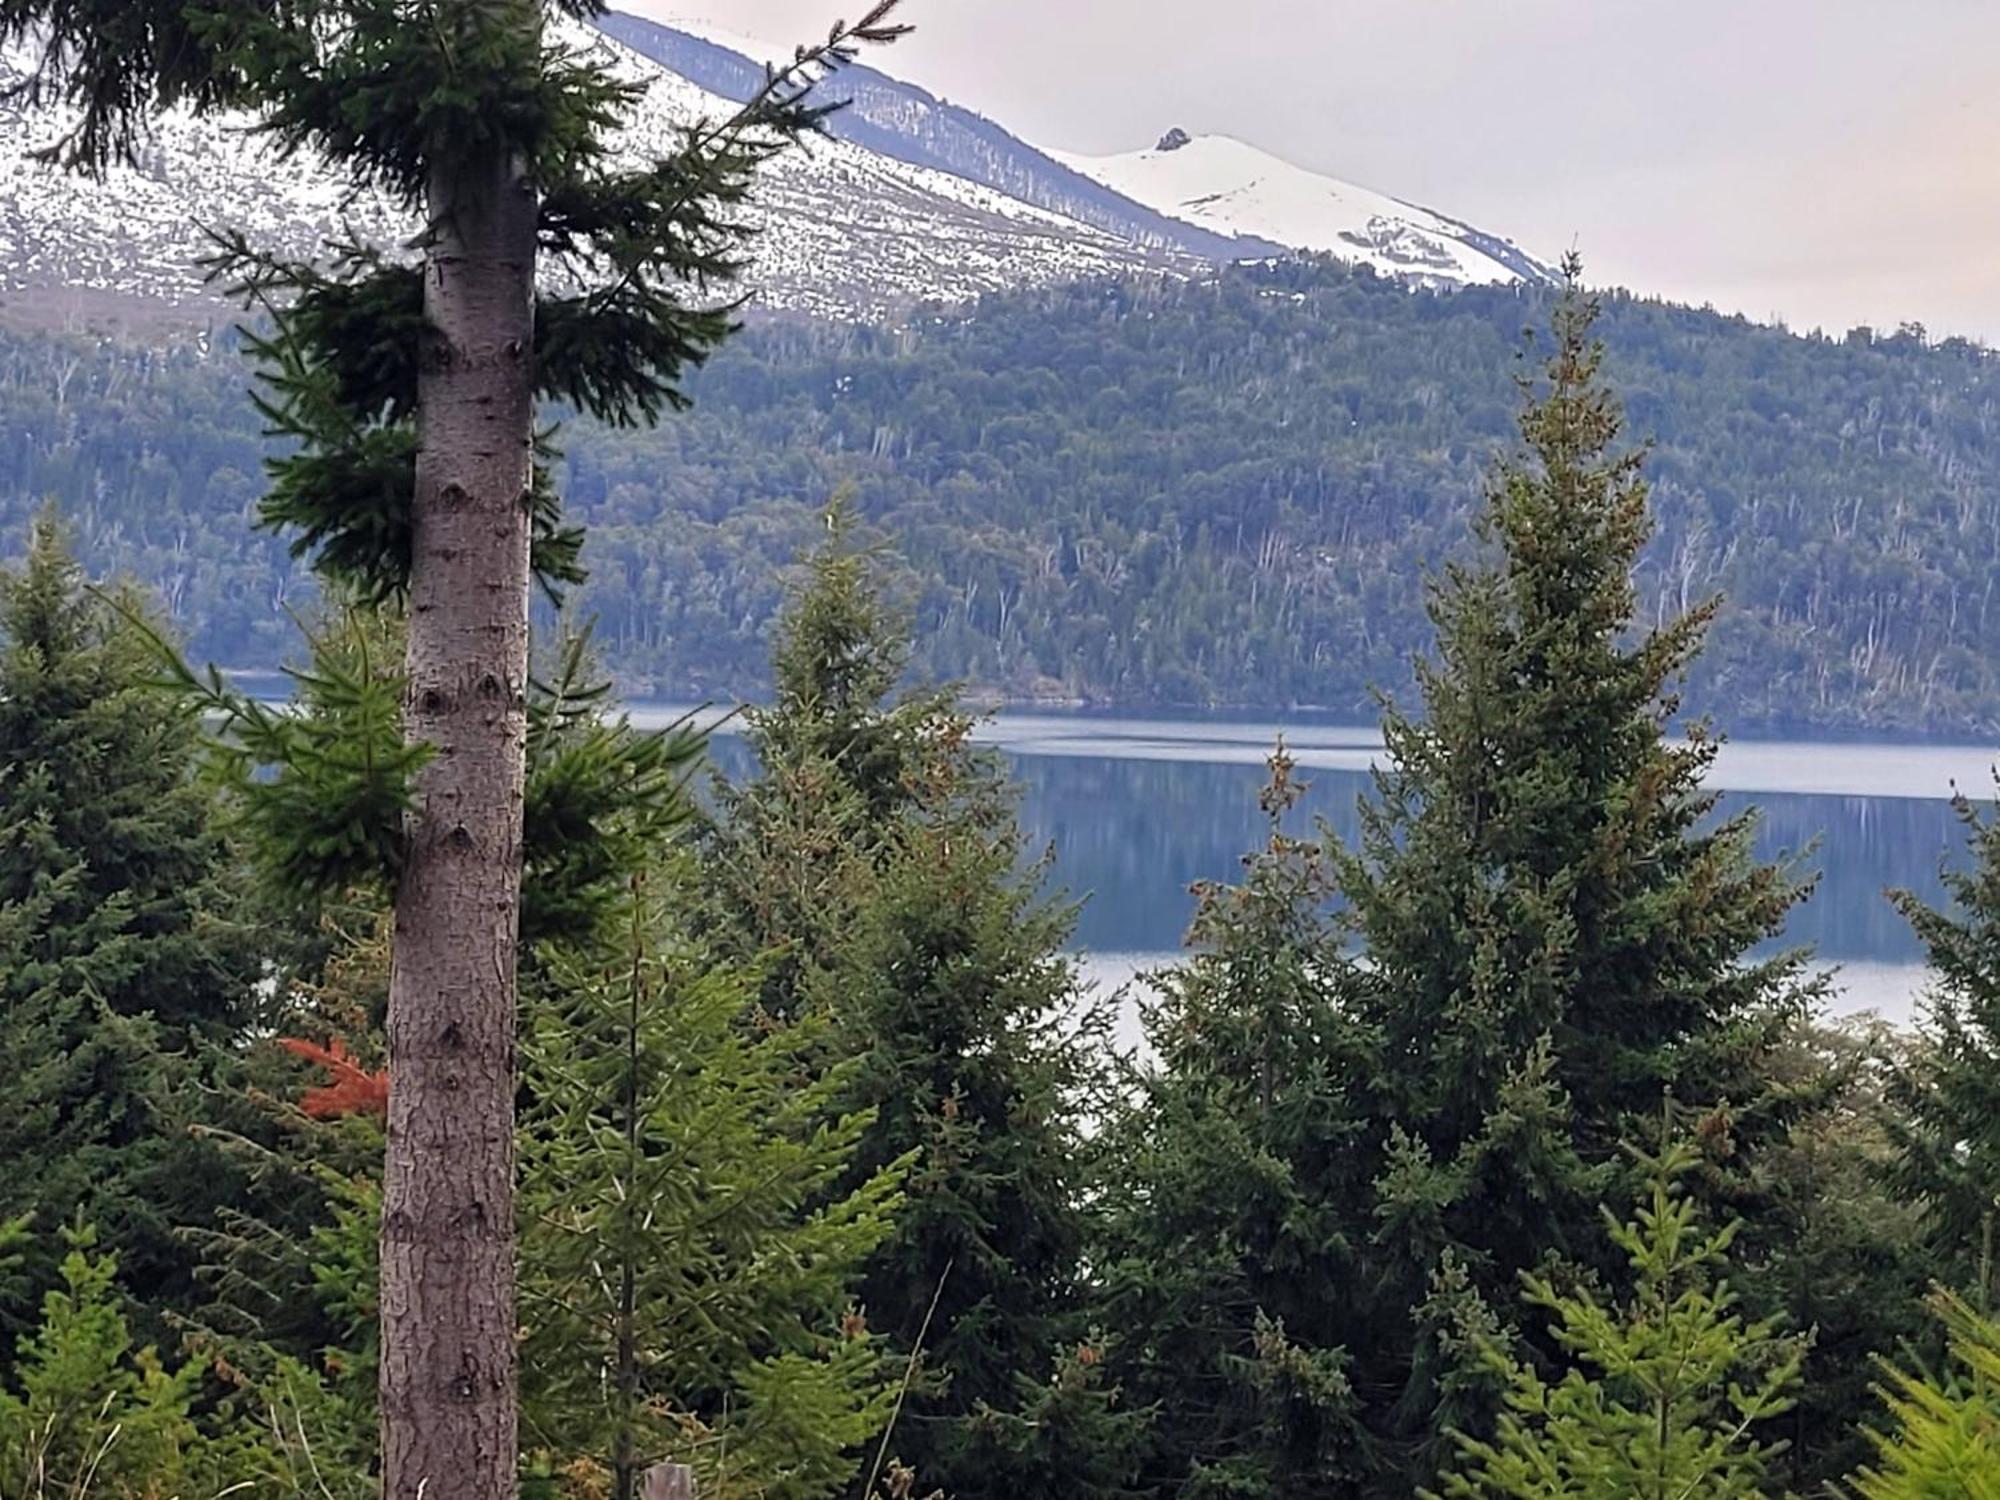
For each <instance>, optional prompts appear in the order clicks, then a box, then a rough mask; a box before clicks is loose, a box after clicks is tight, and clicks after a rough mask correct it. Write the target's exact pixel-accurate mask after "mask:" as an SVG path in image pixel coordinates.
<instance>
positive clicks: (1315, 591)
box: [0, 264, 2000, 732]
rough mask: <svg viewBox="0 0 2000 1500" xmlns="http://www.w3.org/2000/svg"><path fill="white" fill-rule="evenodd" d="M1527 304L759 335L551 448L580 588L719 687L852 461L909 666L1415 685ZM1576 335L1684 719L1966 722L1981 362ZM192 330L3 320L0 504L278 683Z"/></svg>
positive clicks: (1183, 298)
mask: <svg viewBox="0 0 2000 1500" xmlns="http://www.w3.org/2000/svg"><path fill="white" fill-rule="evenodd" d="M1545 295H1546V294H1543V293H1538V292H1523V291H1515V290H1502V289H1471V290H1467V291H1463V292H1459V293H1455V294H1448V295H1435V294H1413V293H1411V292H1409V291H1407V290H1405V289H1404V288H1402V287H1400V286H1397V285H1395V284H1393V283H1390V282H1388V281H1384V280H1380V279H1377V278H1374V277H1372V276H1370V275H1367V274H1366V273H1352V272H1348V271H1346V270H1343V269H1341V268H1339V267H1336V266H1332V265H1327V264H1282V265H1272V266H1259V267H1243V268H1239V269H1237V270H1234V271H1231V272H1229V273H1227V274H1226V275H1224V276H1223V277H1221V278H1220V279H1219V280H1217V281H1213V282H1209V283H1204V284H1180V283H1172V282H1160V281H1141V282H1133V283H1118V284H1106V283H1099V284H1088V285H1082V286H1076V287H1070V288H1066V289H1061V290H1055V291H1042V292H1029V293H1021V294H1017V295H1010V296H1005V297H993V298H989V299H987V300H985V301H984V302H982V303H981V304H979V305H978V306H977V307H975V308H970V309H966V310H954V311H947V310H935V309H934V310H927V311H926V312H924V313H923V314H921V315H919V316H915V317H912V318H909V319H906V320H904V321H903V322H902V323H900V324H899V325H897V326H894V327H851V326H849V327H833V326H827V325H821V324H806V323H799V322H782V323H780V322H771V323H767V324H764V325H762V326H759V327H757V328H755V329H753V330H752V332H751V333H750V334H749V335H748V336H746V337H744V338H742V339H740V340H738V341H737V342H736V343H735V344H733V345H731V346H730V347H729V348H728V350H727V351H726V352H725V353H724V354H722V355H721V356H719V357H718V358H717V359H716V361H715V363H714V364H713V366H712V367H710V368H709V369H707V370H706V371H704V372H702V374H701V375H700V376H699V377H698V378H697V379H696V380H695V381H694V382H693V384H692V394H693V396H694V398H695V402H696V405H695V408H694V410H693V411H692V412H691V413H690V414H688V415H686V416H684V417H682V418H679V419H677V420H675V421H672V422H669V423H666V424H664V425H663V426H661V427H660V428H659V429H658V430H656V431H652V432H629V431H624V432H613V431H604V430H598V429H593V428H589V427H581V426H580V427H577V428H575V429H573V430H571V431H570V432H569V433H568V434H567V435H566V441H567V447H568V459H567V469H568V473H567V491H568V495H569V499H570V504H571V506H572V507H573V508H574V511H575V512H576V514H577V517H578V519H580V520H582V521H584V522H586V523H588V525H589V527H590V533H589V538H590V539H589V551H588V553H587V557H588V559H589V562H590V564H591V567H592V570H593V579H592V582H591V584H590V585H589V586H588V588H587V589H586V590H584V591H583V593H582V594H581V596H580V597H579V599H578V601H577V602H578V604H579V605H580V606H581V607H582V608H583V609H584V610H586V611H588V612H591V613H594V614H596V615H597V616H598V618H599V620H600V626H599V641H600V643H601V645H602V647H603V649H604V651H605V654H606V655H607V657H608V658H609V660H610V663H611V664H612V666H613V667H614V668H616V669H617V670H618V671H619V673H620V674H621V675H622V676H623V678H624V679H625V681H626V684H627V686H628V687H629V688H631V689H633V690H635V691H638V692H652V693H658V694H662V695H672V694H681V693H689V692H703V693H751V692H754V691H755V690H756V689H757V688H758V687H759V686H760V685H761V683H762V681H763V675H762V674H763V671H764V665H763V664H764V662H765V660H766V659H767V641H766V636H767V632H768V628H769V622H770V619H771V616H772V613H773V610H774V608H775V605H776V602H777V600H778V598H779V593H780V587H781V575H782V573H783V572H784V569H785V567H786V565H788V564H789V563H790V562H791V561H792V560H793V559H794V558H795V557H796V556H797V554H798V553H799V551H800V549H801V548H802V547H803V546H805V545H806V544H807V543H808V542H809V541H810V540H811V538H812V535H813V531H814V517H815V515H816V514H817V511H818V509H819V507H820V506H821V505H822V504H823V503H824V501H825V499H826V497H827V495H828V494H829V493H830V492H831V491H832V490H833V489H835V488H836V487H837V486H838V485H839V484H840V483H841V482H842V481H843V480H850V479H851V480H853V481H855V482H856V483H857V485H858V495H859V505H860V508H861V511H862V513H863V515H864V516H865V517H866V518H867V519H868V520H869V521H870V522H872V523H874V524H876V525H879V526H880V527H882V528H883V529H884V530H885V531H889V532H892V533H893V534H894V536H895V537H896V539H897V542H898V545H899V548H900V550H901V552H902V554H903V556H904V557H905V558H906V560H907V565H908V567H909V569H910V572H911V577H910V578H909V580H908V583H909V586H910V588H911V589H912V591H913V592H914V594H915V596H916V598H917V600H918V602H919V610H918V621H919V628H920V639H919V642H918V660H917V663H916V665H917V666H918V668H919V669H920V670H922V671H923V672H925V673H927V674H932V675H949V676H962V677H965V678H968V679H970V680H972V681H974V682H975V683H978V684H980V685H983V686H990V687H993V688H996V689H999V690H1002V691H1005V692H1008V693H1011V694H1015V695H1023V696H1025V695H1042V696H1065V697H1076V698H1084V699H1090V700H1094V701H1101V702H1116V703H1119V704H1123V705H1131V706H1142V705H1202V704H1211V705H1224V704H1226V705H1255V706H1263V707H1277V706H1287V705H1308V704H1309V705H1320V706H1325V707H1328V708H1332V709H1335V710H1341V711H1350V710H1352V711H1360V710H1362V709H1363V708H1364V707H1365V705H1366V703H1367V701H1368V693H1369V689H1370V687H1371V686H1381V687H1386V688H1389V689H1391V690H1398V689H1401V688H1404V687H1405V686H1406V685H1407V683H1408V680H1409V669H1408V660H1409V657H1410V655H1411V653H1412V652H1413V651H1414V650H1415V649H1416V648H1417V647H1418V646H1419V645H1420V643H1421V642H1422V641H1423V640H1425V639H1426V638H1427V625H1426V622H1425V620H1424V616H1423V594H1422V590H1421V588H1420V586H1419V585H1420V581H1421V580H1422V579H1423V578H1424V577H1425V576H1426V575H1427V574H1429V573H1432V572H1434V571H1435V570H1436V569H1437V568H1438V567H1439V566H1440V565H1441V564H1442V563H1443V562H1444V561H1445V560H1446V559H1447V558H1449V557H1450V556H1452V555H1453V554H1454V553H1455V552H1456V551H1459V550H1460V549H1462V548H1464V547H1465V546H1466V545H1467V533H1466V528H1465V518H1466V516H1467V514H1468V512H1469V509H1470V507H1471V505H1472V503H1473V501H1474V500H1475V499H1476V497H1477V496H1478V494H1479V491H1480V486H1481V483H1482V480H1481V475H1482V473H1483V472H1485V471H1486V468H1487V465H1488V464H1489V461H1490V460H1491V459H1492V457H1493V456H1494V454H1495V453H1496V451H1498V450H1500V449H1501V448H1502V447H1503V446H1504V445H1505V444H1506V443H1508V441H1509V440H1510V432H1511V422H1512V417H1513V413H1514V411H1515V409H1516V394H1515V391H1514V388H1513V378H1514V376H1515V374H1516V373H1517V371H1518V370H1519V369H1520V363H1519V358H1518V356H1519V353H1520V351H1521V348H1522V330H1523V329H1524V328H1526V327H1528V326H1530V325H1535V324H1543V323H1545V315H1546V308H1545V307H1544V305H1543V301H1542V299H1543V297H1544V296H1545ZM1602 326H1603V332H1604V335H1605V338H1606V341H1607V343H1608V345H1609V347H1610V359H1609V364H1608V371H1609V373H1610V375H1611V376H1612V378H1613V379H1615V380H1616V381H1617V382H1618V384H1619V385H1620V386H1621V388H1622V389H1623V391H1624V392H1625V394H1626V397H1627V402H1628V406H1629V410H1630V414H1631V418H1632V426H1633V429H1634V431H1635V432H1637V433H1639V434H1642V435H1650V436H1652V437H1653V438H1654V439H1655V440H1656V443H1657V447H1656V450H1655V454H1654V457H1653V460H1652V463H1651V466H1650V473H1651V474H1652V476H1653V478H1654V482H1655V486H1656V490H1655V502H1656V508H1657V511H1658V515H1659V518H1660V529H1659V534H1658V536H1657V537H1656V538H1655V540H1654V542H1653V543H1652V545H1651V547H1650V549H1649V551H1648V553H1647V555H1646V561H1645V563H1644V565H1643V567H1642V570H1641V577H1640V582H1641V590H1642V599H1643V606H1644V610H1645V613H1646V614H1647V615H1648V616H1653V617H1657V616H1660V615H1663V614H1665V613H1671V612H1675V611H1678V610H1680V609H1682V608H1685V607H1686V606H1687V605H1688V604H1690V603H1692V602H1694V601H1696V600H1698V599H1700V598H1702V597H1704V596H1705V595H1707V594H1709V593H1712V592H1715V591H1718V590H1719V591H1723V592H1725V593H1726V594H1727V595H1728V601H1729V602H1728V606H1727V609H1726V612H1725V614H1724V616H1723V618H1722V621H1721V623H1720V626H1719V628H1718V631H1717V633H1716V638H1715V642H1714V645H1713V647H1712V649H1711V651H1710V653H1709V655H1708V656H1707V657H1706V658H1705V659H1704V661H1703V663H1702V664H1701V665H1700V666H1699V667H1698V668H1697V676H1696V679H1695V683H1694V689H1693V696H1694V699H1695V701H1696V703H1697V704H1698V705H1699V706H1701V707H1704V708H1711V709H1715V710H1717V711H1718V712H1721V713H1722V714H1724V715H1725V716H1726V718H1727V720H1728V721H1729V722H1730V723H1731V724H1732V725H1734V726H1736V727H1738V728H1743V727H1747V726H1753V725H1760V724H1762V725H1773V726H1777V725H1793V726H1806V725H1813V726H1822V727H1868V728H1872V729H1882V730H1887V729H1927V730H1939V731H1965V732H1970V731H1983V730H1986V729H1988V728H1990V727H1991V726H1993V725H1994V724H1996V723H2000V649H1996V648H2000V611H1996V610H1995V607H1994V599H1993V592H1994V579H1995V576H1996V567H2000V380H1997V379H1996V375H2000V365H1996V363H1995V361H1994V359H1993V357H1992V356H1990V355H1989V354H1988V353H1986V352H1985V351H1983V350H1981V349H1978V348H1976V347H1974V346H1972V345H1969V344H1966V343H1964V342H1963V341H1951V342H1947V343H1945V344H1942V345H1933V344H1931V343H1930V342H1929V341H1928V340H1926V339H1925V338H1924V336H1923V334H1922V332H1921V330H1914V329H1912V330H1905V331H1902V332H1899V333H1897V334H1896V335H1894V336H1883V335H1876V334H1870V333H1867V332H1865V331H1857V332H1855V333H1852V334H1848V335H1846V336H1844V337H1842V338H1839V339H1828V338H1819V337H1811V338H1808V337H1799V336H1795V335H1792V334H1789V333H1786V332H1783V331H1781V330H1776V329H1769V328H1763V327H1758V326H1753V325H1751V324H1748V323H1745V322H1743V321H1741V320H1738V319H1727V318H1723V317H1719V316H1717V315H1715V314H1713V313H1706V312H1700V311H1694V310H1689V309H1683V308H1676V307H1671V306H1668V305H1665V304H1661V303H1658V302H1651V301H1641V300H1636V299H1630V298H1623V297H1620V298H1614V299H1612V301H1611V305H1610V306H1609V308H1608V310H1607V313H1606V317H1605V319H1604V323H1603V325H1602ZM227 344H228V341H227V340H225V339H221V338H218V339H216V340H215V349H214V351H213V352H204V350H203V349H201V348H197V347H195V346H194V345H193V344H192V343H189V344H188V345H186V346H184V347H180V348H176V349H173V350H170V351H166V352H152V351H141V350H137V349H134V348H130V347H122V346H116V345H112V344H108V343H97V342H90V341H86V340H83V339H80V338H77V337H75V336H64V335H48V334H39V333H37V334H32V335H29V334H19V333H13V334H0V522H4V525H5V528H6V538H7V542H8V545H9V546H11V545H12V544H13V541H14V539H15V538H17V537H18V536H19V535H20V534H21V531H22V528H23V526H24V524H25V520H26V517H27V515H28V514H29V512H30V511H31V509H32V508H33V507H34V505H36V504H37V503H38V501H39V500H40V499H41V498H42V497H44V496H47V495H53V496H55V497H57V498H58V499H59V500H60V501H61V502H62V503H63V505H64V506H65V507H66V509H67V510H68V511H69V512H70V513H71V515H72V516H73V518H74V520H75V522H76V523H77V526H78V529H79V532H80V536H81V541H82V547H83V550H84V552H85V555H86V557H87V559H88V560H89V562H90V564H91V565H92V566H93V567H100V568H102V567H119V568H125V569H129V570H130V571H132V572H133V573H135V574H137V575H138V576H139V577H140V578H141V579H143V580H144V581H146V582H148V583H150V584H152V585H154V586H156V587H157V588H158V589H159V591H160V593H161V595H162V596H163V598H164V600H165V602H166V605H167V607H168V608H169V609H170V610H171V612H172V613H173V615H174V616H175V618H176V619H178V620H179V622H180V623H181V626H182V628H183V629H184V630H185V631H186V632H187V634H188V636H189V637H190V640H191V643H192V646H193V649H194V651H195V652H196V653H197V654H198V655H203V656H208V657H212V658H215V659H217V660H219V661H222V662H225V663H228V664H231V665H238V666H253V665H269V664H271V663H273V662H275V661H276V660H277V659H278V658H279V657H280V656H281V655H282V654H283V653H284V652H285V651H286V650H288V649H289V642H290V641H292V640H293V638H294V637H293V634H292V627H291V625H290V623H289V622H288V621H287V620H285V619H284V618H283V613H282V610H281V609H280V608H279V606H281V605H284V604H287V603H296V602H297V601H299V600H300V599H301V598H304V597H307V596H309V590H310V585H309V583H308V582H307V581H306V574H305V573H304V571H303V569H302V568H301V567H299V566H298V565H296V564H288V563H287V562H286V561H285V559H284V555H283V549H282V546H281V545H280V544H279V543H277V542H275V541H273V540H270V539H267V538H263V537H261V535H259V534H255V533H252V531H251V530H250V528H249V526H248V525H247V524H246V521H247V519H248V518H249V517H250V516H251V515H253V514H254V511H255V508H256V504H257V498H258V495H259V493H260V490H261V487H262V485H261V476H260V473H259V460H260V456H261V450H260V440H259V438H258V436H257V428H256V420H255V417H254V415H253V414H252V412H251V410H250V407H249V404H248V402H247V401H246V400H245V399H244V396H243V386H244V382H245V375H244V371H243V367H242V365H241V364H240V363H239V362H238V361H237V359H236V358H235V357H234V355H233V354H232V353H231V352H229V349H228V347H227Z"/></svg>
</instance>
